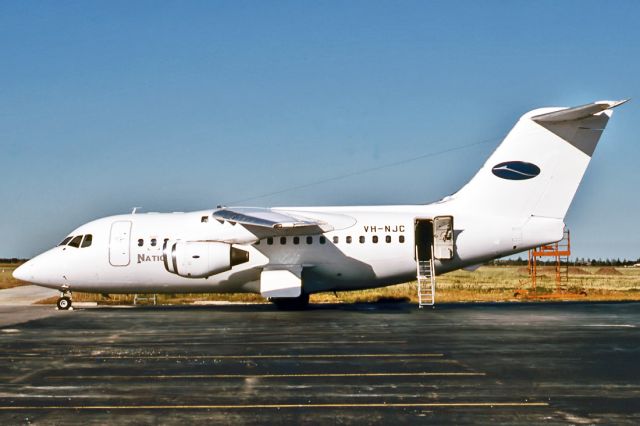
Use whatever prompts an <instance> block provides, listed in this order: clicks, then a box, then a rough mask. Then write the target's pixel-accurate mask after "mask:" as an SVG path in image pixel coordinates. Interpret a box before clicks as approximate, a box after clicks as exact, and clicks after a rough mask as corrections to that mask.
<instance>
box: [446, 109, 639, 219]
mask: <svg viewBox="0 0 640 426" xmlns="http://www.w3.org/2000/svg"><path fill="white" fill-rule="evenodd" d="M624 102H626V100H624V101H615V102H614V101H599V102H595V103H592V104H587V105H582V106H578V107H574V108H541V109H537V110H534V111H530V112H528V113H526V114H525V115H523V116H522V117H521V118H520V120H519V121H518V122H517V123H516V125H515V126H514V128H513V129H512V130H511V132H509V134H508V135H507V137H506V138H505V139H504V141H503V142H502V143H501V144H500V146H498V148H497V149H496V150H495V152H494V153H493V154H492V155H491V157H489V159H488V160H487V162H486V163H485V164H484V166H483V167H482V168H481V169H480V171H479V172H478V173H477V174H476V175H475V176H474V177H473V179H471V181H469V183H467V184H466V185H465V186H464V187H462V189H460V191H458V192H457V193H455V194H454V195H453V196H452V197H451V198H452V199H454V200H456V202H459V203H461V204H462V205H464V206H468V208H469V209H471V210H472V211H475V212H478V213H482V214H487V215H492V216H505V217H522V218H525V217H529V216H540V217H548V218H557V219H563V218H564V216H565V215H566V213H567V210H568V209H569V206H570V205H571V201H572V200H573V196H574V195H575V193H576V190H577V189H578V185H579V184H580V181H581V180H582V176H583V175H584V172H585V170H586V169H587V166H588V165H589V161H590V160H591V155H592V154H593V152H594V150H595V148H596V145H597V144H598V140H599V139H600V135H601V134H602V131H603V130H604V128H605V126H606V125H607V122H608V121H609V118H610V117H611V114H612V111H611V109H612V108H614V107H616V106H618V105H621V104H623V103H624Z"/></svg>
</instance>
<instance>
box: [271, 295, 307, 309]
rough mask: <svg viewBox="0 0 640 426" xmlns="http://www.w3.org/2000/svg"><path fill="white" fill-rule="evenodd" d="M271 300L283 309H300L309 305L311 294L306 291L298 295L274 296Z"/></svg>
mask: <svg viewBox="0 0 640 426" xmlns="http://www.w3.org/2000/svg"><path fill="white" fill-rule="evenodd" d="M269 300H270V301H271V303H273V304H274V305H276V308H278V309H281V310H283V311H299V310H302V309H306V308H307V307H308V306H309V295H308V294H306V293H302V294H301V295H300V296H298V297H274V298H271V299H269Z"/></svg>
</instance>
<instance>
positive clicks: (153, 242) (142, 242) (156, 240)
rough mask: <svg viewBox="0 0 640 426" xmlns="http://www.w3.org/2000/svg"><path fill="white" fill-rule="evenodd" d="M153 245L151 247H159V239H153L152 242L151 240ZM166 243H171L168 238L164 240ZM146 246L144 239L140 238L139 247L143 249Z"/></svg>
mask: <svg viewBox="0 0 640 426" xmlns="http://www.w3.org/2000/svg"><path fill="white" fill-rule="evenodd" d="M149 241H150V243H151V247H155V246H157V245H158V239H157V238H151V240H149ZM162 241H163V242H164V243H166V242H167V241H169V239H168V238H165V239H164V240H162ZM142 246H144V239H142V238H138V247H142Z"/></svg>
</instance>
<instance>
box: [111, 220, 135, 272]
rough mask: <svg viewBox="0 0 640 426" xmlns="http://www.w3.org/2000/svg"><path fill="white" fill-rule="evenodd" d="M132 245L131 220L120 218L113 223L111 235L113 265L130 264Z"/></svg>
mask: <svg viewBox="0 0 640 426" xmlns="http://www.w3.org/2000/svg"><path fill="white" fill-rule="evenodd" d="M130 245H131V222H130V221H128V220H120V221H118V222H113V224H112V225H111V235H110V237H109V263H110V264H111V265H112V266H127V265H129V262H130V258H129V251H130Z"/></svg>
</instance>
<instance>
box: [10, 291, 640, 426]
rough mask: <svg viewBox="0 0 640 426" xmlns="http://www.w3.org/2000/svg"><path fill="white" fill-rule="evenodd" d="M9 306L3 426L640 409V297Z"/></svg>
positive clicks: (525, 419) (596, 415) (544, 415)
mask: <svg viewBox="0 0 640 426" xmlns="http://www.w3.org/2000/svg"><path fill="white" fill-rule="evenodd" d="M4 309H5V310H7V309H10V308H4ZM11 309H13V311H12V312H13V314H14V318H15V319H16V322H17V323H15V324H13V325H7V324H8V323H7V322H5V323H4V324H5V325H3V326H2V328H0V359H1V360H2V364H1V365H2V367H1V368H0V378H1V380H0V423H1V424H27V423H29V424H54V423H55V424H59V423H65V424H91V423H94V424H107V423H114V422H118V423H122V424H147V423H162V424H185V423H186V424H188V423H191V422H193V421H201V422H207V423H211V424H230V423H232V424H279V423H294V424H297V423H313V424H315V423H321V424H326V423H334V424H363V423H364V424H386V423H405V424H419V423H437V424H443V423H449V424H477V423H481V424H486V423H490V422H491V423H494V422H498V423H509V424H531V423H535V424H538V423H546V424H567V423H569V424H593V423H605V424H638V423H640V362H639V361H640V359H639V355H640V303H563V304H560V303H558V304H556V303H546V304H543V303H536V304H458V305H453V304H452V305H438V306H437V307H436V308H435V309H418V308H417V307H416V306H414V305H408V304H362V305H319V306H314V307H312V309H310V310H308V311H300V312H281V311H277V310H275V309H274V308H273V307H272V306H270V305H241V306H229V305H227V306H199V307H195V306H184V307H136V308H124V307H122V308H105V307H98V308H88V309H76V310H75V311H67V312H61V311H55V310H53V309H52V308H51V307H36V306H34V307H15V308H11ZM5 314H10V312H5ZM32 318H35V319H32ZM22 320H24V321H27V322H20V321H22Z"/></svg>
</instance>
